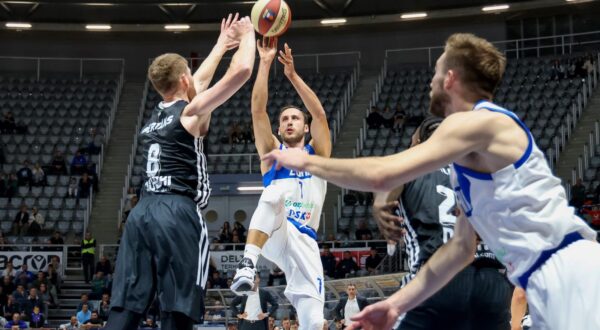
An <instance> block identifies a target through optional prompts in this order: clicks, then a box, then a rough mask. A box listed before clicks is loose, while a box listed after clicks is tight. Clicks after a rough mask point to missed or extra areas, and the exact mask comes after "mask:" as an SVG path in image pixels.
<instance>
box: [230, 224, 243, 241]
mask: <svg viewBox="0 0 600 330" xmlns="http://www.w3.org/2000/svg"><path fill="white" fill-rule="evenodd" d="M233 230H236V231H237V232H238V234H239V235H240V240H241V241H242V242H245V241H246V227H244V225H243V224H242V223H241V222H239V221H235V222H234V223H233Z"/></svg>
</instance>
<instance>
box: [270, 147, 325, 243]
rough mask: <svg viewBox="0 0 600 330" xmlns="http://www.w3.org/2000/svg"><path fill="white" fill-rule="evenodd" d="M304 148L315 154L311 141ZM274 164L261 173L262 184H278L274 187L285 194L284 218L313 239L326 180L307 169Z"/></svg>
mask: <svg viewBox="0 0 600 330" xmlns="http://www.w3.org/2000/svg"><path fill="white" fill-rule="evenodd" d="M286 148H287V147H286V146H284V145H283V144H280V145H279V149H280V150H283V149H286ZM304 150H305V151H306V152H307V153H308V154H310V155H314V154H315V150H314V149H313V147H312V146H311V145H310V144H307V145H305V146H304ZM275 167H276V165H275V164H274V165H273V167H271V169H270V170H269V172H267V173H265V175H263V185H264V186H265V188H266V187H268V186H272V185H274V186H277V187H278V188H279V189H277V191H279V192H280V193H281V194H283V195H284V196H283V203H284V204H283V205H284V207H285V215H286V218H287V220H288V221H289V222H290V223H292V224H293V225H294V226H295V227H296V228H298V230H300V232H302V233H305V234H307V235H309V236H311V237H313V238H314V239H315V240H316V239H317V234H316V232H317V230H318V229H319V221H320V218H321V210H322V208H323V202H324V201H325V194H326V192H327V181H325V180H323V179H321V178H319V177H316V176H313V175H312V174H310V173H308V172H296V171H294V170H290V169H288V168H285V167H282V168H280V169H279V170H277V169H276V168H275Z"/></svg>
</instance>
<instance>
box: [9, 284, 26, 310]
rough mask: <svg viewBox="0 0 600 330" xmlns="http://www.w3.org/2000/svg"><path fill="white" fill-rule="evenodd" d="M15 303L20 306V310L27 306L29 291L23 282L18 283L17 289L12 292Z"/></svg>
mask: <svg viewBox="0 0 600 330" xmlns="http://www.w3.org/2000/svg"><path fill="white" fill-rule="evenodd" d="M12 296H13V297H14V298H15V303H16V304H17V305H18V306H19V311H24V310H25V308H26V307H27V296H28V295H27V292H25V287H24V286H23V284H17V289H16V290H15V291H14V292H13V293H12Z"/></svg>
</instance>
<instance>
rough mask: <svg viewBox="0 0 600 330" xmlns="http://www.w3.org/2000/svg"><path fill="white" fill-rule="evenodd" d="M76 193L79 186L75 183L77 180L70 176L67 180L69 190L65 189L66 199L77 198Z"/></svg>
mask: <svg viewBox="0 0 600 330" xmlns="http://www.w3.org/2000/svg"><path fill="white" fill-rule="evenodd" d="M78 191H79V184H78V182H77V178H76V177H74V176H72V177H71V178H70V179H69V188H68V189H67V197H77V192H78Z"/></svg>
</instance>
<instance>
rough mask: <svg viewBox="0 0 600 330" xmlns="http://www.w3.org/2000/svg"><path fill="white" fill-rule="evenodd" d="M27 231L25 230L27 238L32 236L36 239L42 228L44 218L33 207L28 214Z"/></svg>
mask: <svg viewBox="0 0 600 330" xmlns="http://www.w3.org/2000/svg"><path fill="white" fill-rule="evenodd" d="M28 225H29V229H28V230H27V235H28V236H33V237H35V238H36V240H37V237H38V236H39V235H40V233H41V232H42V228H43V227H44V216H43V215H42V214H41V213H40V212H39V211H38V208H37V207H35V206H34V207H33V208H32V209H31V214H29V222H28Z"/></svg>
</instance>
